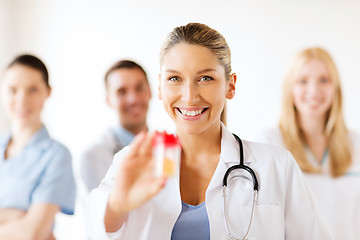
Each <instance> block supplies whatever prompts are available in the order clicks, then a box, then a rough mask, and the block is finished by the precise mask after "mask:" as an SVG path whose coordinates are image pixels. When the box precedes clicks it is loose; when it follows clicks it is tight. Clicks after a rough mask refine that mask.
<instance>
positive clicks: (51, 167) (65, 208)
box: [0, 55, 75, 240]
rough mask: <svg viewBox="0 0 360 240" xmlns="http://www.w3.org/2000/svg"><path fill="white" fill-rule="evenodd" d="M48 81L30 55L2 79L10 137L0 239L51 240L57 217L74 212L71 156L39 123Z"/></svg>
mask: <svg viewBox="0 0 360 240" xmlns="http://www.w3.org/2000/svg"><path fill="white" fill-rule="evenodd" d="M48 78H49V77H48V71H47V69H46V67H45V65H44V63H42V62H41V60H40V59H38V58H36V57H34V56H31V55H21V56H19V57H17V58H15V59H14V60H13V61H12V62H11V63H10V65H9V66H8V68H7V69H6V71H5V74H4V76H3V81H2V92H1V95H2V102H3V104H4V107H5V110H6V113H7V114H8V117H9V118H10V121H11V131H10V134H8V135H7V136H5V137H2V138H0V239H36V240H41V239H54V236H53V234H52V226H53V224H54V218H55V215H56V213H57V212H58V211H62V212H63V213H65V214H73V211H74V200H75V182H74V178H73V172H72V164H71V155H70V152H69V151H68V149H67V148H66V147H64V146H63V145H61V144H60V143H58V142H56V141H54V140H53V139H51V138H50V136H49V134H48V132H47V130H46V128H45V126H44V125H43V123H42V121H41V112H42V109H43V106H44V103H45V101H46V100H47V98H48V97H49V96H50V93H51V87H50V85H49V79H48Z"/></svg>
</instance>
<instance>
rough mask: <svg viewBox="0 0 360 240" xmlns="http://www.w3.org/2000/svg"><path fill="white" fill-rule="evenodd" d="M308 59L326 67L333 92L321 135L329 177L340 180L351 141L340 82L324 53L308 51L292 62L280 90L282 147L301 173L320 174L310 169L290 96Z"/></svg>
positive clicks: (349, 160) (333, 65) (349, 152)
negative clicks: (293, 159) (327, 158)
mask: <svg viewBox="0 0 360 240" xmlns="http://www.w3.org/2000/svg"><path fill="white" fill-rule="evenodd" d="M311 59H317V60H320V61H321V62H322V63H323V64H324V65H325V66H326V68H327V70H328V73H329V76H330V81H331V82H332V84H333V85H334V89H335V91H334V98H333V102H332V105H331V107H330V109H329V111H328V112H327V116H326V123H325V129H324V133H325V136H326V138H327V144H328V151H329V157H330V173H331V175H332V176H333V177H339V176H342V175H344V174H345V172H346V171H347V169H348V168H349V167H350V165H351V162H352V158H351V149H350V140H349V138H348V131H347V129H346V126H345V122H344V118H343V110H342V91H341V86H340V78H339V75H338V72H337V69H336V66H335V63H334V61H333V59H332V58H331V56H330V54H329V53H328V52H327V51H325V50H324V49H322V48H319V47H316V48H308V49H305V50H303V51H301V52H299V53H298V54H297V55H296V57H295V58H294V60H293V63H292V65H291V67H290V69H289V72H288V74H287V76H286V77H285V82H284V86H283V106H282V112H281V116H280V123H279V126H280V130H281V133H282V136H283V140H284V143H285V146H286V147H287V149H288V150H289V151H290V152H291V153H292V155H293V156H294V157H295V159H296V161H297V162H298V164H299V166H300V168H301V169H302V170H303V171H304V172H309V173H320V172H321V170H320V169H318V168H316V167H314V166H313V165H311V164H310V162H309V161H308V159H307V157H306V154H305V149H304V143H305V139H304V136H303V133H302V130H301V128H300V124H299V122H298V112H297V110H296V108H295V105H294V100H293V94H292V89H293V86H294V84H295V82H296V80H297V76H298V73H299V71H300V69H301V68H302V67H303V66H304V64H305V63H306V62H308V61H309V60H311Z"/></svg>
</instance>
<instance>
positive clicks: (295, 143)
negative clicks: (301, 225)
mask: <svg viewBox="0 0 360 240" xmlns="http://www.w3.org/2000/svg"><path fill="white" fill-rule="evenodd" d="M342 104H343V98H342V91H341V84H340V79H339V74H338V71H337V69H336V66H335V63H334V61H333V59H332V57H331V56H330V54H329V53H328V52H327V51H326V50H324V49H322V48H318V47H315V48H308V49H304V50H302V51H301V52H299V53H298V54H297V55H296V57H295V58H294V61H293V63H292V65H291V67H290V69H289V72H288V74H287V76H286V78H285V82H284V86H283V103H282V112H281V117H280V123H279V127H277V128H274V129H269V130H268V131H266V132H265V134H263V136H262V137H261V138H262V140H263V141H264V142H267V143H270V144H273V145H278V146H281V147H284V148H287V149H288V150H289V151H290V152H291V153H292V155H293V156H294V157H295V159H296V160H297V162H298V164H299V166H300V168H301V169H302V171H303V173H304V174H305V179H306V181H307V183H308V185H309V186H310V188H311V189H312V192H313V194H314V196H315V198H316V199H317V201H318V202H319V204H320V207H321V209H322V211H323V213H324V214H325V217H326V219H327V221H328V223H329V226H330V227H331V229H332V230H333V232H334V234H335V237H336V239H347V240H356V239H360V228H359V226H360V135H359V134H358V133H355V132H352V131H349V130H348V129H347V128H346V125H345V122H344V117H343V106H342Z"/></svg>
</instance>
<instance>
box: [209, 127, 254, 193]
mask: <svg viewBox="0 0 360 240" xmlns="http://www.w3.org/2000/svg"><path fill="white" fill-rule="evenodd" d="M221 132H222V136H221V153H220V160H219V163H218V165H217V167H216V170H215V172H214V175H213V177H212V179H211V181H210V183H209V186H208V189H207V194H208V193H209V192H210V191H211V190H213V189H216V188H218V187H222V184H223V178H224V175H225V172H226V171H227V169H228V168H229V167H231V166H233V165H236V164H240V150H239V143H238V142H237V141H236V139H235V137H234V136H233V135H232V133H231V132H230V131H229V130H228V129H227V128H226V127H225V125H224V124H223V123H221ZM242 143H243V149H244V164H249V163H252V162H255V159H254V157H253V156H252V154H251V152H250V150H249V149H248V147H247V145H246V141H242Z"/></svg>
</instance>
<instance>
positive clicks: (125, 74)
mask: <svg viewBox="0 0 360 240" xmlns="http://www.w3.org/2000/svg"><path fill="white" fill-rule="evenodd" d="M105 88H106V102H107V104H108V105H109V106H110V107H111V108H112V109H113V110H114V111H115V112H116V114H117V117H118V124H117V125H116V126H114V127H109V128H108V129H107V130H106V131H105V132H104V133H103V134H102V135H101V136H99V138H98V139H97V140H96V141H95V142H94V143H93V144H91V145H90V146H89V147H87V149H86V150H85V151H84V152H83V154H82V155H81V158H80V168H79V171H80V178H81V182H82V186H83V187H85V194H84V196H83V197H82V200H83V201H84V200H85V199H86V197H87V195H88V194H89V193H90V191H91V190H92V189H93V188H95V187H97V186H98V185H99V184H100V182H101V180H102V179H103V178H104V177H105V174H106V172H107V170H108V168H109V167H110V165H111V163H112V159H113V157H114V154H115V153H116V152H118V151H120V150H121V149H122V148H123V147H125V146H127V145H129V144H130V142H131V141H132V140H133V138H134V136H135V135H136V134H138V133H139V132H141V131H144V130H147V124H146V116H147V112H148V108H149V101H150V99H151V91H150V85H149V82H148V79H147V76H146V72H145V71H144V69H143V68H142V67H141V66H140V65H139V64H137V63H135V62H133V61H129V60H121V61H118V62H116V63H115V64H114V65H112V66H111V67H110V69H109V70H108V71H107V72H106V74H105Z"/></svg>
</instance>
